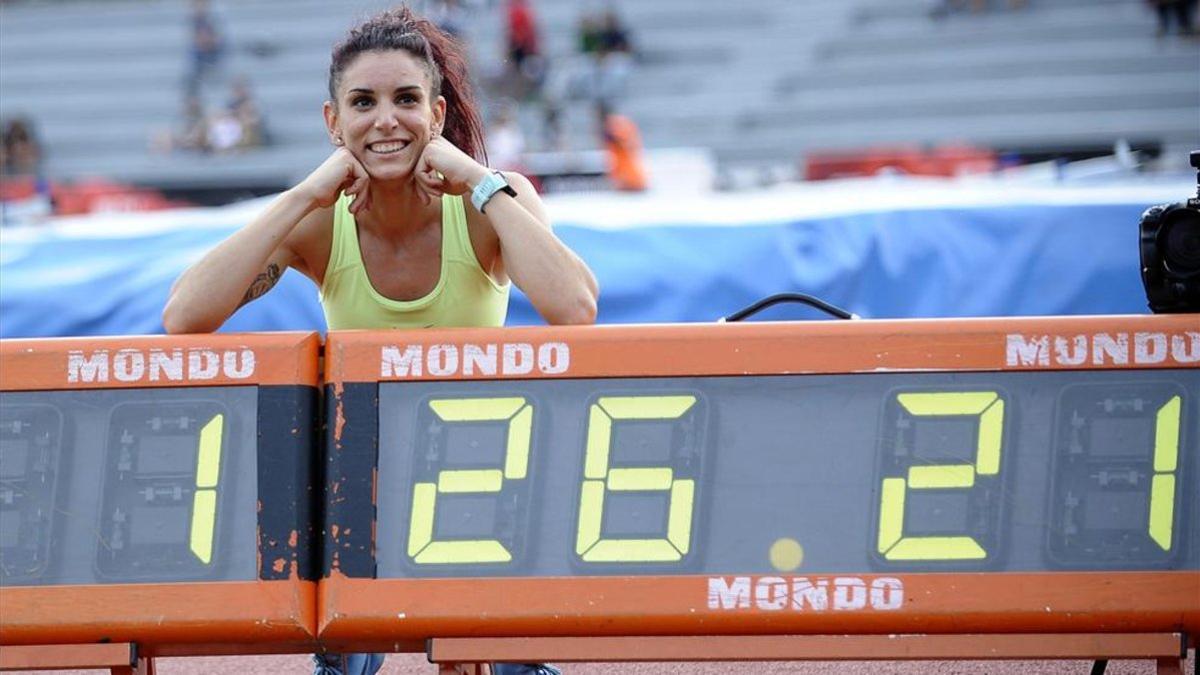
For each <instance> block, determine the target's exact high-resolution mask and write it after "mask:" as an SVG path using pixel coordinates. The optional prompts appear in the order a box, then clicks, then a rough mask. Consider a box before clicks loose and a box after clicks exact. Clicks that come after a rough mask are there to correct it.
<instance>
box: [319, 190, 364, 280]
mask: <svg viewBox="0 0 1200 675" xmlns="http://www.w3.org/2000/svg"><path fill="white" fill-rule="evenodd" d="M331 238H332V239H333V242H332V244H331V245H330V247H329V262H328V263H326V265H325V270H326V276H328V274H329V272H333V271H336V270H340V269H341V268H343V267H345V266H346V264H347V262H348V261H347V259H346V258H347V253H348V247H349V246H353V247H354V248H355V249H358V231H357V229H356V228H355V227H354V217H353V216H352V215H350V197H348V196H347V195H346V194H345V193H343V194H341V195H339V196H338V199H337V202H335V203H334V205H333V236H332V237H331ZM347 238H349V239H348V240H347Z"/></svg>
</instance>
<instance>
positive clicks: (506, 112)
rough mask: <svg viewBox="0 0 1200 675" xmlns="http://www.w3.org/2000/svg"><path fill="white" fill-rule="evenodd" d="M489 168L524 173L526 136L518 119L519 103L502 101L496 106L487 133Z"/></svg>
mask: <svg viewBox="0 0 1200 675" xmlns="http://www.w3.org/2000/svg"><path fill="white" fill-rule="evenodd" d="M487 154H488V166H491V167H493V168H496V169H503V170H505V171H523V170H524V167H523V165H524V158H523V156H524V154H525V135H524V134H523V133H522V132H521V125H520V124H518V119H517V103H516V101H513V100H505V101H501V102H500V103H499V104H498V105H497V106H496V112H495V116H494V118H493V120H492V126H491V128H490V129H488V133H487Z"/></svg>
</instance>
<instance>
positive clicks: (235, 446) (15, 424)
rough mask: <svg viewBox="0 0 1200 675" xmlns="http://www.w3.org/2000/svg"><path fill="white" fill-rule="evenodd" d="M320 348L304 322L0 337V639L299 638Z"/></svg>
mask: <svg viewBox="0 0 1200 675" xmlns="http://www.w3.org/2000/svg"><path fill="white" fill-rule="evenodd" d="M319 348H320V339H319V336H318V335H317V334H315V333H279V334H270V335H268V334H260V335H203V336H199V335H197V336H174V337H133V338H94V339H48V340H5V341H3V342H0V363H2V364H3V367H2V368H0V392H3V394H4V396H5V406H4V408H3V409H0V413H2V415H3V419H2V420H0V442H2V443H4V446H3V447H4V450H5V454H6V455H7V457H6V459H7V460H8V461H7V463H6V466H5V473H4V476H3V479H2V482H0V486H2V487H0V491H3V490H5V489H7V490H8V494H7V495H6V497H7V499H0V501H5V503H6V504H8V505H9V506H10V509H11V510H10V511H8V512H5V513H4V515H6V516H8V518H7V520H8V521H9V522H10V523H12V524H13V526H12V527H11V528H10V530H9V531H6V532H7V535H8V539H7V540H6V542H5V543H6V544H8V546H7V547H6V548H7V550H5V551H4V555H3V556H2V557H0V564H2V565H3V567H4V570H3V571H4V573H5V576H6V577H8V578H6V579H4V581H5V582H6V583H5V584H4V585H3V586H0V606H3V607H4V611H3V612H0V635H2V638H0V642H2V643H3V644H5V645H37V644H72V643H97V642H132V643H136V644H138V646H139V647H140V648H141V650H142V651H141V653H142V655H143V656H145V655H150V656H153V655H166V654H175V653H179V654H195V653H205V652H206V651H215V652H219V651H232V652H234V653H237V652H241V651H255V650H263V651H289V650H292V649H300V648H304V647H303V646H304V645H311V644H312V643H313V642H314V640H315V637H316V631H315V628H316V622H315V610H316V581H315V577H316V575H315V574H314V571H313V569H312V563H311V559H310V552H309V551H310V549H311V546H310V544H309V542H310V541H312V538H313V537H312V535H313V533H312V532H311V531H310V529H309V527H310V523H311V520H312V517H313V513H314V511H313V508H312V495H313V492H312V482H311V471H310V465H311V464H312V462H311V461H310V460H308V459H307V457H308V456H312V455H313V454H314V453H315V452H316V447H315V446H314V445H313V444H312V442H311V441H312V437H313V435H314V432H313V419H314V415H315V402H316V394H317V384H318V371H317V366H318V355H319ZM201 425H202V426H201ZM181 439H182V440H181ZM182 443H186V444H187V445H186V448H185V449H186V452H184V453H182V454H184V455H186V456H187V460H186V462H185V464H182V465H181V464H180V463H178V462H175V461H174V460H172V459H171V455H172V454H180V453H175V452H173V451H172V450H171V448H172V447H173V446H172V444H175V445H176V446H178V445H179V444H182ZM197 445H198V451H197V450H196V449H193V448H195V447H196V446H197ZM197 456H198V459H192V458H193V457H197ZM193 462H194V463H195V464H194V466H193ZM248 478H256V480H247V479H248ZM56 483H57V485H55V487H53V488H50V487H47V486H50V485H54V484H56ZM226 493H228V494H226ZM22 500H24V502H26V504H25V505H24V506H22ZM46 500H48V502H46ZM43 502H46V503H43ZM80 532H84V533H90V534H92V535H93V536H92V537H86V538H85V537H79V536H76V535H77V534H78V533H80ZM147 561H153V562H154V563H155V564H158V565H160V567H161V569H160V570H153V569H148V568H147V565H146V564H145V563H146V562H147ZM14 576H16V577H17V578H16V580H15V582H14V578H13V577H14ZM222 645H235V646H224V647H222Z"/></svg>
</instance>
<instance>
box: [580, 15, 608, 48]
mask: <svg viewBox="0 0 1200 675" xmlns="http://www.w3.org/2000/svg"><path fill="white" fill-rule="evenodd" d="M602 24H603V20H602V19H601V17H600V16H599V15H598V14H596V13H595V12H590V11H585V12H584V13H583V14H582V15H580V17H579V28H578V31H577V35H576V40H577V41H578V45H579V52H580V53H581V54H587V55H588V56H592V55H595V54H597V53H599V52H600V31H601V30H602Z"/></svg>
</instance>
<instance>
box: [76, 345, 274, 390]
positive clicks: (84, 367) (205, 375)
mask: <svg viewBox="0 0 1200 675" xmlns="http://www.w3.org/2000/svg"><path fill="white" fill-rule="evenodd" d="M256 362H257V359H256V358H255V355H254V350H253V349H248V348H241V349H221V350H214V349H207V348H196V347H193V348H189V349H178V348H176V349H155V348H151V349H117V350H115V351H110V350H108V349H93V350H87V351H84V350H78V349H73V350H71V351H69V352H67V382H70V383H75V382H109V381H110V380H116V381H118V382H141V381H149V382H158V381H177V382H183V381H199V380H212V379H214V378H217V377H219V376H224V377H225V378H227V379H230V380H245V379H248V378H250V377H252V376H253V375H254V368H255V364H256Z"/></svg>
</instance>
